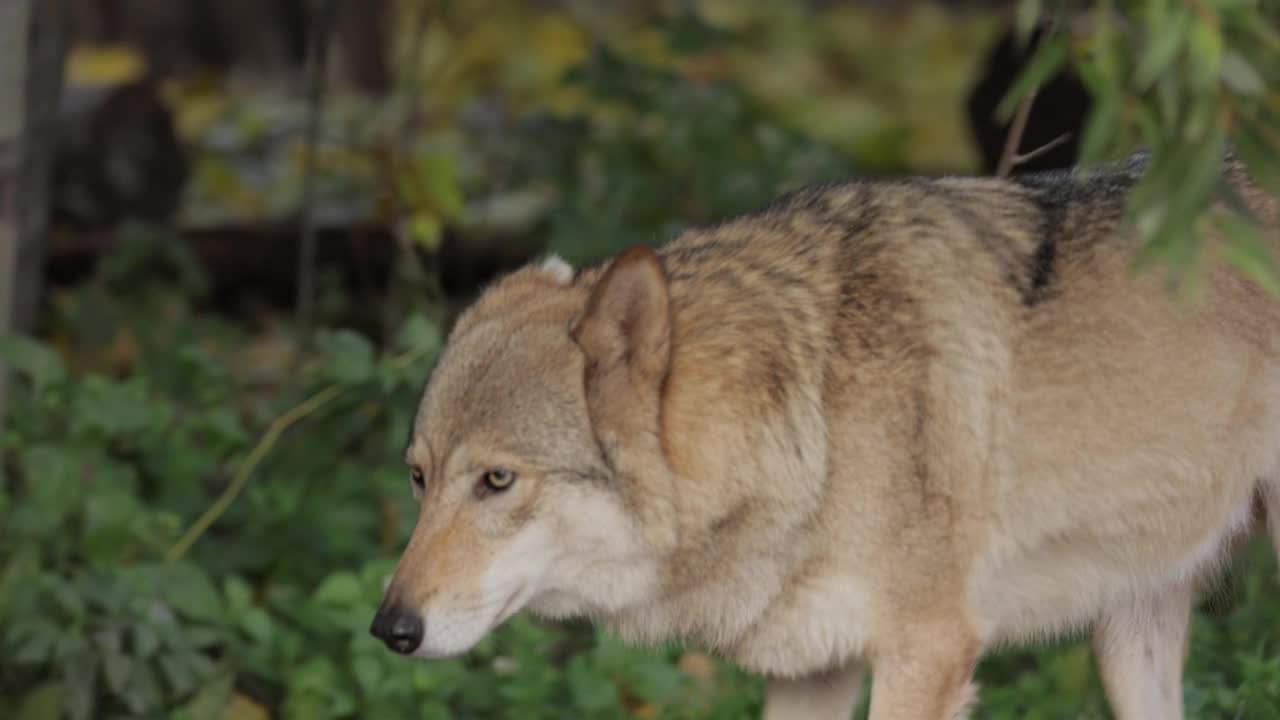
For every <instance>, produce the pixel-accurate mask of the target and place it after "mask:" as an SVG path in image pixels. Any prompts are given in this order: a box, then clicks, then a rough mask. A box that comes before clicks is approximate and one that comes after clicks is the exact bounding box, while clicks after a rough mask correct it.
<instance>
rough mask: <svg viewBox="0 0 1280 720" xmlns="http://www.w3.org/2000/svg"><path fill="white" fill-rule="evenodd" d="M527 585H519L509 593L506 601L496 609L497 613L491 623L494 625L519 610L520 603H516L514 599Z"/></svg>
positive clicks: (522, 592) (502, 621) (499, 623)
mask: <svg viewBox="0 0 1280 720" xmlns="http://www.w3.org/2000/svg"><path fill="white" fill-rule="evenodd" d="M527 587H528V586H527V585H521V586H520V587H518V588H516V589H515V590H514V591H513V592H512V593H511V595H510V596H509V597H508V598H507V601H506V602H504V603H503V604H502V609H500V610H498V614H497V615H495V616H494V619H493V624H494V625H495V626H496V625H501V624H502V623H504V622H506V621H507V619H508V618H510V617H511V616H512V615H514V614H515V613H516V612H518V611H519V609H520V605H521V603H517V602H516V600H517V599H518V598H519V597H520V596H521V595H523V594H524V591H525V590H526V589H527Z"/></svg>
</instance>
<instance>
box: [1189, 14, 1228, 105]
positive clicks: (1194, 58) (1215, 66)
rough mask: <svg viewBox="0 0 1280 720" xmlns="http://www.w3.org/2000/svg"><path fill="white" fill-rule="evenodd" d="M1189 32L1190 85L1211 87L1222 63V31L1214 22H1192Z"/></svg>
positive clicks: (1193, 86) (1216, 78) (1215, 80)
mask: <svg viewBox="0 0 1280 720" xmlns="http://www.w3.org/2000/svg"><path fill="white" fill-rule="evenodd" d="M1190 33H1191V34H1190V37H1189V38H1188V44H1189V48H1190V50H1191V57H1190V65H1191V70H1190V73H1189V75H1190V80H1191V87H1192V88H1193V89H1195V88H1208V87H1211V86H1212V85H1213V84H1214V83H1216V82H1217V80H1218V77H1219V73H1220V72H1221V68H1222V63H1223V38H1222V31H1221V30H1220V29H1219V28H1217V27H1215V24H1214V23H1208V22H1193V23H1192V24H1191V29H1190Z"/></svg>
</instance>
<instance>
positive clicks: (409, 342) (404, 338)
mask: <svg viewBox="0 0 1280 720" xmlns="http://www.w3.org/2000/svg"><path fill="white" fill-rule="evenodd" d="M439 345H440V328H439V327H438V326H437V325H436V324H435V323H434V322H432V320H431V319H430V318H428V317H427V316H426V315H423V314H422V313H418V312H415V313H413V314H411V315H410V316H409V317H408V318H406V319H405V321H404V322H403V323H402V324H401V325H400V331H399V332H398V333H396V348H397V349H398V350H399V351H401V352H407V351H410V350H423V351H424V352H429V351H430V350H433V349H435V348H436V347H438V346H439Z"/></svg>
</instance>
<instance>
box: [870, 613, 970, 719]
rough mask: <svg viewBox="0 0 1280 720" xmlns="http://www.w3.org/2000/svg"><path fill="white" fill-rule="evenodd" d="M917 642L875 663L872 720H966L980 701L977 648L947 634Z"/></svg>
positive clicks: (916, 639) (921, 635)
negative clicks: (976, 683) (975, 680)
mask: <svg viewBox="0 0 1280 720" xmlns="http://www.w3.org/2000/svg"><path fill="white" fill-rule="evenodd" d="M912 637H913V641H912V642H910V643H907V642H903V643H901V644H900V646H899V647H900V648H901V650H899V651H898V652H894V653H888V654H884V655H881V656H879V657H877V658H876V659H875V664H874V666H873V668H872V671H871V676H872V680H871V712H870V720H965V718H967V717H968V716H969V706H970V705H971V704H972V703H973V700H974V699H975V697H976V696H977V689H976V688H975V686H974V684H973V682H972V678H973V670H974V666H975V665H976V663H977V657H978V651H977V643H976V642H971V641H967V640H965V641H960V640H959V639H958V638H955V637H954V636H953V635H951V634H950V633H947V632H946V631H945V630H944V631H942V632H938V633H932V634H931V633H927V632H920V633H912Z"/></svg>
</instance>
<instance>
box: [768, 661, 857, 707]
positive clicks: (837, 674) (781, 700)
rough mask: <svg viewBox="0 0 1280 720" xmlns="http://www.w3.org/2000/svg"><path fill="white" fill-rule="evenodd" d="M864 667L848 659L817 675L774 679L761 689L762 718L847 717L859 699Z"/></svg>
mask: <svg viewBox="0 0 1280 720" xmlns="http://www.w3.org/2000/svg"><path fill="white" fill-rule="evenodd" d="M863 671H864V666H863V665H862V663H859V662H850V663H848V664H847V665H845V666H843V667H839V668H836V669H834V670H828V671H827V672H824V673H821V674H819V675H810V676H808V677H803V678H796V679H794V680H789V679H785V678H773V679H770V680H769V683H768V685H767V686H766V687H765V692H764V720H848V718H849V717H850V716H851V715H853V711H854V708H856V707H857V706H858V701H859V700H860V699H861V698H862V675H863Z"/></svg>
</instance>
